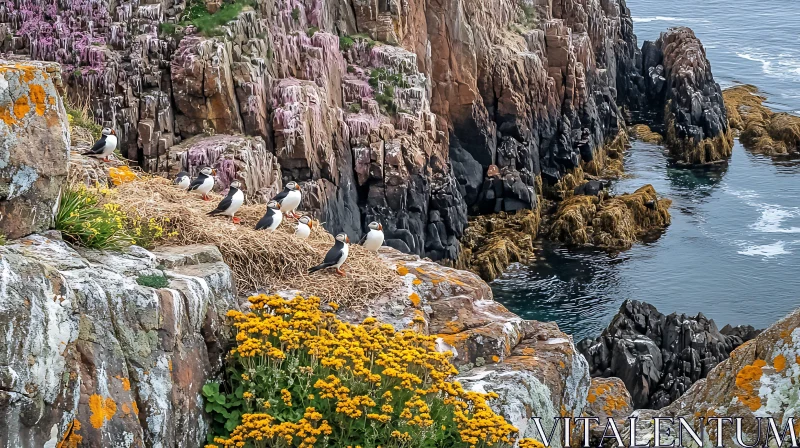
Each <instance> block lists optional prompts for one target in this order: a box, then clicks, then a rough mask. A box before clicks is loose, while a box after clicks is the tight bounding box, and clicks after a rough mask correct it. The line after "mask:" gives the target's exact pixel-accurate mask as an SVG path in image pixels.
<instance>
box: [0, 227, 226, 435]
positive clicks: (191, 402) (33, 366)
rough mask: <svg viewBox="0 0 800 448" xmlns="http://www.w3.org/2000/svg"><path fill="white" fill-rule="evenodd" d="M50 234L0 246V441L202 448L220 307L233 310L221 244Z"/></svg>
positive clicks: (218, 362)
mask: <svg viewBox="0 0 800 448" xmlns="http://www.w3.org/2000/svg"><path fill="white" fill-rule="evenodd" d="M57 237H58V235H57V234H55V233H50V234H48V235H32V236H30V237H28V238H25V239H22V240H16V241H12V242H10V243H9V244H8V245H6V246H0V259H2V262H1V263H0V277H2V281H0V286H2V291H3V296H2V299H0V300H1V301H2V306H0V334H2V335H3V338H4V340H3V344H2V345H3V346H4V347H6V350H3V351H2V353H0V366H2V367H0V428H3V430H0V446H2V447H8V448H11V447H14V448H39V447H42V446H56V444H57V443H59V442H60V441H63V440H66V439H68V438H69V437H70V435H75V436H79V437H80V438H82V442H81V443H80V446H81V447H87V448H106V447H109V446H125V447H145V446H177V445H179V444H180V445H184V446H187V447H200V446H202V445H203V444H204V442H205V434H206V431H207V418H208V417H207V415H206V414H205V413H204V412H203V408H202V402H203V401H202V400H203V399H202V397H201V396H200V388H201V387H202V386H203V384H204V383H205V382H206V381H208V380H209V379H210V378H212V377H213V375H215V374H216V373H217V372H219V369H220V368H221V366H222V357H223V356H224V353H225V352H226V347H225V346H224V344H225V342H224V341H225V340H226V337H227V333H226V332H227V329H226V327H225V325H224V319H225V313H226V312H227V310H229V309H235V308H238V305H237V301H236V299H235V295H236V291H235V289H234V283H233V277H232V275H231V271H230V269H229V268H228V266H227V265H225V263H223V262H222V257H221V256H220V253H219V251H218V250H217V249H216V248H215V247H208V246H189V247H182V248H172V249H163V250H161V251H156V252H148V251H146V250H144V249H141V248H138V247H131V249H130V250H129V251H128V252H127V253H110V252H100V251H93V250H81V251H78V250H75V249H72V248H71V247H69V246H68V245H67V244H66V243H64V242H62V241H60V240H59V239H58V238H57ZM162 269H163V270H162ZM142 276H155V277H160V276H165V277H166V282H167V286H166V287H163V288H158V289H154V288H152V287H149V286H143V284H146V283H147V282H145V281H144V280H143V277H142ZM59 446H60V445H59ZM67 446H69V445H67Z"/></svg>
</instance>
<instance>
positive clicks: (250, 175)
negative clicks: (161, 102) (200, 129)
mask: <svg viewBox="0 0 800 448" xmlns="http://www.w3.org/2000/svg"><path fill="white" fill-rule="evenodd" d="M169 154H170V159H171V160H172V163H171V164H170V166H171V167H172V170H171V171H170V177H174V176H175V175H177V174H178V172H180V171H186V172H188V173H189V174H190V175H191V176H192V177H194V176H197V174H198V173H199V172H200V170H201V169H202V168H203V167H205V166H210V167H213V168H215V169H216V170H217V175H216V182H215V183H214V191H218V192H223V191H225V190H227V189H228V187H229V186H230V184H231V182H233V181H234V180H238V181H239V182H241V184H242V190H243V191H244V192H245V194H246V195H247V200H248V201H254V202H266V201H267V200H269V198H271V197H273V196H274V195H276V194H277V193H278V192H280V191H281V190H282V189H283V186H282V185H283V184H282V182H281V166H280V164H279V163H278V159H277V157H276V156H275V155H274V154H273V153H271V152H270V151H269V150H267V145H266V143H265V142H264V139H262V138H261V137H245V136H242V135H222V134H220V135H213V136H197V137H193V138H190V139H189V140H186V141H184V142H182V143H181V144H179V145H176V146H173V147H172V148H171V149H170V152H169Z"/></svg>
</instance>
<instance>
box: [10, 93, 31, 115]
mask: <svg viewBox="0 0 800 448" xmlns="http://www.w3.org/2000/svg"><path fill="white" fill-rule="evenodd" d="M30 111H31V105H30V103H29V102H28V97H27V96H21V97H19V98H17V101H15V102H14V116H15V117H17V120H22V119H23V118H25V115H28V112H30Z"/></svg>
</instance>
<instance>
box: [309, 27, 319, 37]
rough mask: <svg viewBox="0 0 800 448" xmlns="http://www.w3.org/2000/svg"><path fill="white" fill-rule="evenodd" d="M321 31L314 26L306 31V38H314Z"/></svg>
mask: <svg viewBox="0 0 800 448" xmlns="http://www.w3.org/2000/svg"><path fill="white" fill-rule="evenodd" d="M318 31H319V28H317V27H315V26H312V27H311V28H309V29H307V30H306V36H308V37H314V35H315V34H317V32H318Z"/></svg>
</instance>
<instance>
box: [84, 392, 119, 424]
mask: <svg viewBox="0 0 800 448" xmlns="http://www.w3.org/2000/svg"><path fill="white" fill-rule="evenodd" d="M89 409H90V410H91V411H92V416H91V417H89V422H90V423H91V424H92V426H93V427H95V428H97V429H100V428H102V427H103V424H105V422H106V420H111V418H112V417H114V414H116V413H117V403H115V402H114V400H112V399H111V397H105V398H103V397H102V396H100V395H97V394H94V395H92V396H91V397H89Z"/></svg>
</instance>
